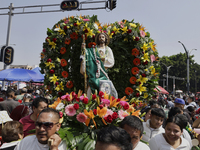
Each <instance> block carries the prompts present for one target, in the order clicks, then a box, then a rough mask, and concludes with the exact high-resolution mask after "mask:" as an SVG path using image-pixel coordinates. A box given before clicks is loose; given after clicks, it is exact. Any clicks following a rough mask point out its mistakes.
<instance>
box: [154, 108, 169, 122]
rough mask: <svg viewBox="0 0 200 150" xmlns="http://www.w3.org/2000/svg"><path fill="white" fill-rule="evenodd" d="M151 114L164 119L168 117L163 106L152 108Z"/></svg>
mask: <svg viewBox="0 0 200 150" xmlns="http://www.w3.org/2000/svg"><path fill="white" fill-rule="evenodd" d="M151 115H155V116H158V117H161V118H164V119H165V118H166V115H165V112H164V110H163V109H162V108H152V109H151Z"/></svg>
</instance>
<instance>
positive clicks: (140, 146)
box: [133, 141, 150, 150]
mask: <svg viewBox="0 0 200 150" xmlns="http://www.w3.org/2000/svg"><path fill="white" fill-rule="evenodd" d="M133 150H150V148H149V146H147V145H146V144H145V143H143V142H140V141H139V142H138V144H137V146H136V147H135V148H134V149H133Z"/></svg>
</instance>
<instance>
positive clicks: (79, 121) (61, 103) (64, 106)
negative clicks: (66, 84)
mask: <svg viewBox="0 0 200 150" xmlns="http://www.w3.org/2000/svg"><path fill="white" fill-rule="evenodd" d="M141 103H142V102H139V103H138V107H139V105H140V104H141ZM134 106H136V103H132V104H130V103H129V102H128V99H126V97H123V98H121V99H116V98H114V97H112V96H110V95H108V94H106V93H103V92H101V91H100V92H99V93H98V94H97V91H96V93H95V94H93V95H92V96H91V97H90V98H88V97H87V96H86V94H82V91H79V92H78V94H76V93H75V92H71V93H70V94H68V93H66V94H65V95H63V96H61V98H58V99H57V100H56V101H55V102H54V103H53V104H52V105H50V106H49V107H51V108H54V109H56V110H58V111H60V117H61V120H60V123H61V122H62V128H61V129H60V131H59V134H60V136H61V138H62V139H64V140H66V142H67V146H68V148H69V149H80V150H82V149H87V150H93V149H94V146H95V140H96V133H97V132H98V131H99V130H100V129H101V128H102V127H105V126H108V125H115V126H118V125H119V123H120V122H121V121H122V120H123V119H124V117H126V116H128V115H135V116H138V117H139V115H140V110H136V109H135V108H134ZM141 106H142V105H141Z"/></svg>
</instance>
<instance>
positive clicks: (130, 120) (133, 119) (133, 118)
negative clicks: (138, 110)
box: [120, 116, 144, 137]
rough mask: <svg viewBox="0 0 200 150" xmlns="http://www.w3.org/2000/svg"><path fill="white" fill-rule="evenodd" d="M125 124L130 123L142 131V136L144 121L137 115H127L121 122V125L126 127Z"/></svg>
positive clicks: (129, 124)
mask: <svg viewBox="0 0 200 150" xmlns="http://www.w3.org/2000/svg"><path fill="white" fill-rule="evenodd" d="M125 125H128V126H130V127H132V128H134V129H136V130H139V131H140V137H141V136H142V134H143V131H144V127H143V124H142V121H141V120H140V119H139V118H138V117H136V116H127V117H125V118H124V119H123V121H122V122H121V123H120V127H121V128H124V126H125Z"/></svg>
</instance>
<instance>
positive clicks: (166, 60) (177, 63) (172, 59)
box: [160, 53, 200, 92]
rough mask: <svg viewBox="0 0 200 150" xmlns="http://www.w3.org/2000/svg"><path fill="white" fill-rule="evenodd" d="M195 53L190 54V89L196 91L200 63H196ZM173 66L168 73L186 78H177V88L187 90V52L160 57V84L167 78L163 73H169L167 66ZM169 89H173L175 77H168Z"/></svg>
mask: <svg viewBox="0 0 200 150" xmlns="http://www.w3.org/2000/svg"><path fill="white" fill-rule="evenodd" d="M193 57H194V55H191V56H190V60H189V62H190V64H189V68H190V74H189V75H190V91H191V92H195V90H197V91H198V87H197V89H195V85H196V84H197V85H198V83H199V76H198V73H200V65H199V64H197V63H195V61H194V60H193ZM165 65H166V66H172V67H171V68H170V69H169V72H168V75H169V76H175V77H180V78H185V80H175V89H181V90H183V91H187V87H186V85H187V56H186V54H185V53H179V54H177V55H172V56H169V57H168V56H163V57H161V58H160V66H161V71H160V84H162V79H166V78H164V77H163V74H167V68H166V66H165ZM195 71H196V72H195ZM168 89H169V91H173V79H171V78H169V79H168Z"/></svg>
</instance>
